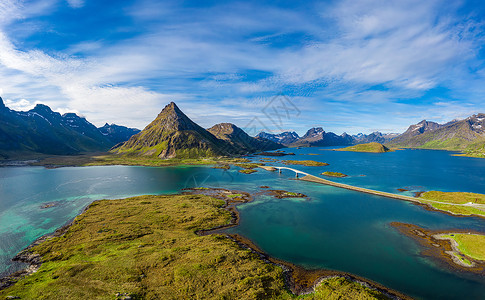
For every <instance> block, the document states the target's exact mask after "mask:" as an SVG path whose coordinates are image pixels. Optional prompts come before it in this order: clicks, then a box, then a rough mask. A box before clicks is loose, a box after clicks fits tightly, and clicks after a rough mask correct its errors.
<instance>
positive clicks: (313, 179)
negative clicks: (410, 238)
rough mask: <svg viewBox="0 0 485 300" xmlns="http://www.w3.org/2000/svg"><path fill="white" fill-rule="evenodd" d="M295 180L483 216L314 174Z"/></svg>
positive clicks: (444, 211) (424, 206)
mask: <svg viewBox="0 0 485 300" xmlns="http://www.w3.org/2000/svg"><path fill="white" fill-rule="evenodd" d="M297 180H303V181H308V182H313V183H320V184H325V185H330V186H334V187H338V188H343V189H347V190H351V191H357V192H361V193H366V194H371V195H375V196H381V197H386V198H391V199H397V200H403V201H408V202H412V203H414V204H416V205H419V206H421V207H423V208H424V209H426V210H429V211H437V212H440V213H444V214H447V215H450V216H455V217H464V218H466V217H479V218H485V216H484V215H479V214H469V215H465V214H459V213H453V212H450V211H446V210H442V209H438V208H435V207H433V206H432V205H431V204H429V203H428V202H433V203H437V204H446V205H457V204H450V203H444V202H440V201H435V200H429V199H422V198H419V197H410V196H404V195H399V194H393V193H388V192H382V191H376V190H371V189H367V188H361V187H357V186H353V185H348V184H343V183H338V182H334V181H330V180H327V179H323V178H320V177H317V176H314V175H306V176H304V177H301V178H298V179H297ZM417 196H421V194H417ZM420 199H421V200H420Z"/></svg>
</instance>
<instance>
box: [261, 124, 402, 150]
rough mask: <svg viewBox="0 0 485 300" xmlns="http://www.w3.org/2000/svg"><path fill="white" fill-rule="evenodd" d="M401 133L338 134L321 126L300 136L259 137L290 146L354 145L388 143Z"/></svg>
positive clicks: (262, 133)
mask: <svg viewBox="0 0 485 300" xmlns="http://www.w3.org/2000/svg"><path fill="white" fill-rule="evenodd" d="M398 135H399V134H397V133H385V134H384V133H380V132H378V131H376V132H373V133H371V134H369V135H366V134H362V133H359V134H357V135H349V134H347V133H345V132H344V133H343V134H341V135H336V134H335V133H333V132H325V131H324V130H323V129H322V128H321V127H317V128H311V129H310V130H308V132H307V133H306V134H305V135H304V136H302V137H299V136H298V134H297V133H296V132H294V131H293V132H290V131H287V132H283V133H280V134H271V133H266V132H260V133H259V134H258V135H257V137H259V138H264V139H267V140H270V141H273V142H276V143H280V144H283V145H285V146H289V147H295V146H305V147H307V146H340V145H353V144H363V143H373V142H376V143H386V142H388V141H390V140H392V139H393V138H395V137H396V136H398Z"/></svg>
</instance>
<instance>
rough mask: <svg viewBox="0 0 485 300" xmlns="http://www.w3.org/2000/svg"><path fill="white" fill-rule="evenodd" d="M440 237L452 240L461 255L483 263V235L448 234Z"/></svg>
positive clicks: (484, 259) (484, 243)
mask: <svg viewBox="0 0 485 300" xmlns="http://www.w3.org/2000/svg"><path fill="white" fill-rule="evenodd" d="M441 237H442V238H448V239H452V240H454V241H455V242H456V244H457V248H458V250H459V251H460V252H461V253H463V254H465V255H467V256H469V257H471V258H473V259H476V260H482V261H485V235H481V234H466V233H450V234H446V235H441Z"/></svg>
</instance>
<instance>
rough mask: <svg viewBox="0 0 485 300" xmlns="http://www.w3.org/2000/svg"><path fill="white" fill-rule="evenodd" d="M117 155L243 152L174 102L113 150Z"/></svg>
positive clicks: (193, 156) (201, 154)
mask: <svg viewBox="0 0 485 300" xmlns="http://www.w3.org/2000/svg"><path fill="white" fill-rule="evenodd" d="M112 152H114V153H117V154H129V155H142V156H149V157H159V158H175V157H177V158H196V157H213V156H220V155H231V154H241V153H242V152H243V151H240V150H239V149H236V148H235V147H234V146H232V145H231V144H230V143H228V142H226V141H224V140H221V139H218V138H217V137H215V136H214V135H213V134H212V133H210V132H208V131H207V130H205V129H204V128H202V127H200V126H199V125H197V124H196V123H194V122H193V121H192V120H190V119H189V118H188V117H187V116H186V115H185V114H184V113H183V112H182V111H181V110H180V109H179V108H178V107H177V105H176V104H175V103H173V102H171V103H170V104H168V105H167V106H165V108H164V109H163V110H162V111H161V112H160V114H158V116H157V117H156V118H155V120H153V121H152V122H151V123H150V124H148V126H147V127H145V129H143V130H142V131H141V132H140V133H137V134H135V135H134V136H132V137H131V138H130V139H129V140H128V141H126V142H124V143H123V144H121V145H119V146H117V147H115V148H113V149H112Z"/></svg>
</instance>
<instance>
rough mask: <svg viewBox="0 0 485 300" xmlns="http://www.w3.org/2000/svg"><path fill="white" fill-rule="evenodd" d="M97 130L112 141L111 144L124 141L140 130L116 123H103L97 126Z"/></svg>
mask: <svg viewBox="0 0 485 300" xmlns="http://www.w3.org/2000/svg"><path fill="white" fill-rule="evenodd" d="M98 130H99V131H100V132H101V134H103V135H104V136H105V137H106V138H107V139H108V140H110V141H111V143H113V145H116V144H119V143H122V142H126V141H127V140H129V139H130V138H131V137H132V136H133V135H135V134H137V133H139V132H140V130H139V129H136V128H128V127H125V126H119V125H116V124H111V125H109V124H108V123H106V124H104V126H103V127H99V128H98Z"/></svg>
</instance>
